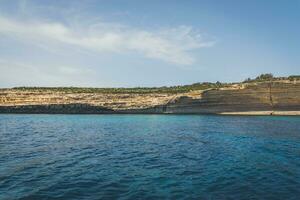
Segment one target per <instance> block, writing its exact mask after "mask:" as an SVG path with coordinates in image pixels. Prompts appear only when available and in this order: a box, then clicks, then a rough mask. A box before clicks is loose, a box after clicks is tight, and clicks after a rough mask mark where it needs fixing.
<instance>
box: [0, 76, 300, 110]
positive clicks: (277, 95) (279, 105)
mask: <svg viewBox="0 0 300 200" xmlns="http://www.w3.org/2000/svg"><path fill="white" fill-rule="evenodd" d="M0 113H51V114H52V113H53V114H54V113H55V114H76V113H78V114H107V113H110V114H111V113H145V114H147V113H158V114H166V113H167V114H169V113H175V114H229V115H230V114H232V115H243V114H246V115H272V114H273V115H300V82H299V81H272V82H271V81H265V82H259V83H243V84H242V83H241V84H232V85H231V86H230V87H224V88H218V89H207V90H191V91H189V92H184V93H175V94H174V93H167V92H166V93H146V94H145V93H141V94H139V93H134V94H130V93H118V94H114V93H111V94H110V93H70V92H68V93H65V92H57V91H52V90H51V89H49V90H43V91H32V90H28V91H27V90H17V89H2V90H1V91H0Z"/></svg>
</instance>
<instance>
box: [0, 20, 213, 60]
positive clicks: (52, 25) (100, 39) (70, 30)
mask: <svg viewBox="0 0 300 200" xmlns="http://www.w3.org/2000/svg"><path fill="white" fill-rule="evenodd" d="M0 34H5V35H9V36H10V37H15V38H16V39H18V40H20V41H22V42H31V43H32V44H36V45H39V46H44V47H46V48H48V49H50V50H51V49H52V50H53V49H55V48H57V46H56V45H64V46H74V47H76V48H77V49H79V50H87V51H93V52H97V53H101V52H112V53H131V52H134V53H138V54H141V55H143V56H145V57H147V58H153V59H158V60H162V61H165V62H169V63H174V64H178V65H190V64H193V63H194V61H195V58H194V57H193V56H192V54H191V52H190V51H192V50H196V49H199V48H203V47H210V46H213V45H214V42H211V41H205V40H204V39H203V38H202V36H201V35H200V34H199V33H198V32H196V31H194V30H193V29H192V28H191V27H188V26H180V27H176V28H167V29H161V30H155V31H149V30H142V29H137V28H133V27H129V26H122V25H118V24H114V23H97V24H91V25H88V26H85V25H81V26H80V25H79V26H78V25H77V26H72V25H66V24H62V23H57V22H42V21H25V20H15V19H10V18H6V17H1V16H0Z"/></svg>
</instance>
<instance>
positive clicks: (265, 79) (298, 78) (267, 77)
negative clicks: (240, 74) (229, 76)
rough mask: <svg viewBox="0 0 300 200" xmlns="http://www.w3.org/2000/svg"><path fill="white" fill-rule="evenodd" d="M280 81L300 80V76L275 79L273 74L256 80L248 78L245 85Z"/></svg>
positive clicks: (261, 76) (258, 77) (262, 75)
mask: <svg viewBox="0 0 300 200" xmlns="http://www.w3.org/2000/svg"><path fill="white" fill-rule="evenodd" d="M280 80H290V81H293V80H300V75H292V76H289V77H274V76H273V74H271V73H267V74H261V75H259V76H257V77H256V78H255V79H251V78H247V79H246V80H245V81H244V82H243V83H253V82H263V81H280Z"/></svg>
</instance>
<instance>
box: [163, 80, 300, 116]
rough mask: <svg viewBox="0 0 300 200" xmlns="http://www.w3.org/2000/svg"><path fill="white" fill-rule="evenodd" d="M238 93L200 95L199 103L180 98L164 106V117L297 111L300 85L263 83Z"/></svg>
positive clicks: (223, 91)
mask: <svg viewBox="0 0 300 200" xmlns="http://www.w3.org/2000/svg"><path fill="white" fill-rule="evenodd" d="M242 87H243V88H241V89H217V90H208V91H204V92H203V93H202V95H201V98H200V99H191V98H189V97H180V98H179V99H177V101H176V102H175V103H170V104H167V105H165V106H164V111H165V112H168V113H226V112H249V111H300V83H293V82H272V83H269V82H265V83H258V84H249V85H243V86H242Z"/></svg>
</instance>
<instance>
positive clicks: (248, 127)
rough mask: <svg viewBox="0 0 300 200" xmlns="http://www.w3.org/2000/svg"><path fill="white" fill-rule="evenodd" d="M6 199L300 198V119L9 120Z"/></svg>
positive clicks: (0, 127) (0, 119) (2, 138)
mask: <svg viewBox="0 0 300 200" xmlns="http://www.w3.org/2000/svg"><path fill="white" fill-rule="evenodd" d="M0 199H1V200H6V199H28V200H34V199H80V200H84V199H238V200H241V199H295V200H296V199H300V117H286V116H285V117H283V116H216V115H142V114H140V115H130V114H128V115H127V114H123V115H117V114H112V115H45V114H36V115H29V114H0Z"/></svg>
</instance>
